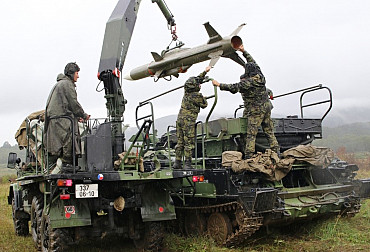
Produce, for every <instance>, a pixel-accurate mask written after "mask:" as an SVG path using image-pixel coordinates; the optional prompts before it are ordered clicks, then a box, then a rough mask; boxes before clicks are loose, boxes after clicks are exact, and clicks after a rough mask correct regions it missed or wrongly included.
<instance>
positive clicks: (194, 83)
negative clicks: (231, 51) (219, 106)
mask: <svg viewBox="0 0 370 252" xmlns="http://www.w3.org/2000/svg"><path fill="white" fill-rule="evenodd" d="M210 69H211V67H209V66H208V67H207V68H206V69H205V70H204V72H202V73H201V74H199V75H198V76H197V77H190V78H189V79H188V80H187V81H186V82H185V85H184V89H185V93H184V97H183V98H182V103H181V108H180V112H179V115H178V116H177V121H176V135H177V145H176V147H175V153H176V160H175V164H174V166H173V168H174V169H181V160H182V156H183V154H184V156H185V166H184V168H185V169H191V168H192V167H191V158H192V153H193V149H194V148H195V143H194V138H195V121H196V120H197V117H198V114H199V111H200V108H205V107H207V105H208V103H207V100H206V98H205V97H204V96H203V95H202V94H201V93H199V91H200V83H201V81H202V80H203V79H204V78H205V76H206V74H207V72H209V70H210Z"/></svg>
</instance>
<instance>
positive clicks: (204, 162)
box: [194, 121, 206, 170]
mask: <svg viewBox="0 0 370 252" xmlns="http://www.w3.org/2000/svg"><path fill="white" fill-rule="evenodd" d="M198 124H200V125H201V129H202V134H201V135H198V134H197V132H198V131H197V128H198V127H197V126H198ZM194 126H195V150H194V154H195V167H197V166H198V136H201V137H202V168H203V170H205V169H206V161H205V151H204V150H205V148H204V136H205V134H204V124H203V122H202V121H198V122H197V123H195V125H194Z"/></svg>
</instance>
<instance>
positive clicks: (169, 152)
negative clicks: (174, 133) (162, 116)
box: [167, 125, 176, 169]
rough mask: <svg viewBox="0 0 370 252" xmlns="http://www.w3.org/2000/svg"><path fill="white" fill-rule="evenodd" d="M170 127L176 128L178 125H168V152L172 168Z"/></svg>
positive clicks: (169, 164)
mask: <svg viewBox="0 0 370 252" xmlns="http://www.w3.org/2000/svg"><path fill="white" fill-rule="evenodd" d="M170 128H175V129H176V126H171V125H169V126H168V127H167V152H168V167H169V168H170V169H171V168H172V167H171V166H172V163H171V146H170V144H171V143H170Z"/></svg>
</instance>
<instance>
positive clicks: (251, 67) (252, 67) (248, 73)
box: [240, 62, 262, 79]
mask: <svg viewBox="0 0 370 252" xmlns="http://www.w3.org/2000/svg"><path fill="white" fill-rule="evenodd" d="M257 74H262V73H261V70H260V69H259V67H258V66H257V65H256V63H253V62H248V63H247V64H245V73H244V74H243V75H241V76H240V79H244V78H248V77H253V76H255V75H257Z"/></svg>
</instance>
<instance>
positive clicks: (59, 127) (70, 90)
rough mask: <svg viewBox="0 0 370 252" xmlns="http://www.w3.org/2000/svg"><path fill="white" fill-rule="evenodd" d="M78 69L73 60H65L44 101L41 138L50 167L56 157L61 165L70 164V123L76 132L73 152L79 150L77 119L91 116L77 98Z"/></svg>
mask: <svg viewBox="0 0 370 252" xmlns="http://www.w3.org/2000/svg"><path fill="white" fill-rule="evenodd" d="M79 71H80V68H79V67H78V65H77V64H76V63H68V64H67V65H66V67H65V69H64V74H59V75H58V77H57V81H58V82H57V84H55V86H54V87H53V89H52V90H51V92H50V95H49V98H48V101H47V103H46V115H45V119H46V121H45V139H44V141H46V143H44V145H45V147H46V149H47V151H48V155H49V166H50V165H52V164H53V163H55V162H56V160H57V159H58V158H61V160H62V162H63V165H65V164H72V160H73V153H72V139H73V138H72V125H73V126H74V127H73V128H74V135H75V143H74V145H75V154H76V155H79V154H80V153H81V146H80V134H79V130H78V121H82V120H88V119H89V118H90V115H88V114H86V113H85V112H84V110H83V109H82V107H81V105H80V103H79V102H78V101H77V93H76V90H75V87H76V84H75V83H76V81H77V79H78V78H79V75H78V72H79ZM60 116H67V117H69V118H71V119H72V123H71V121H70V120H69V119H67V118H60ZM58 117H59V118H58ZM53 118H55V119H53Z"/></svg>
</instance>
